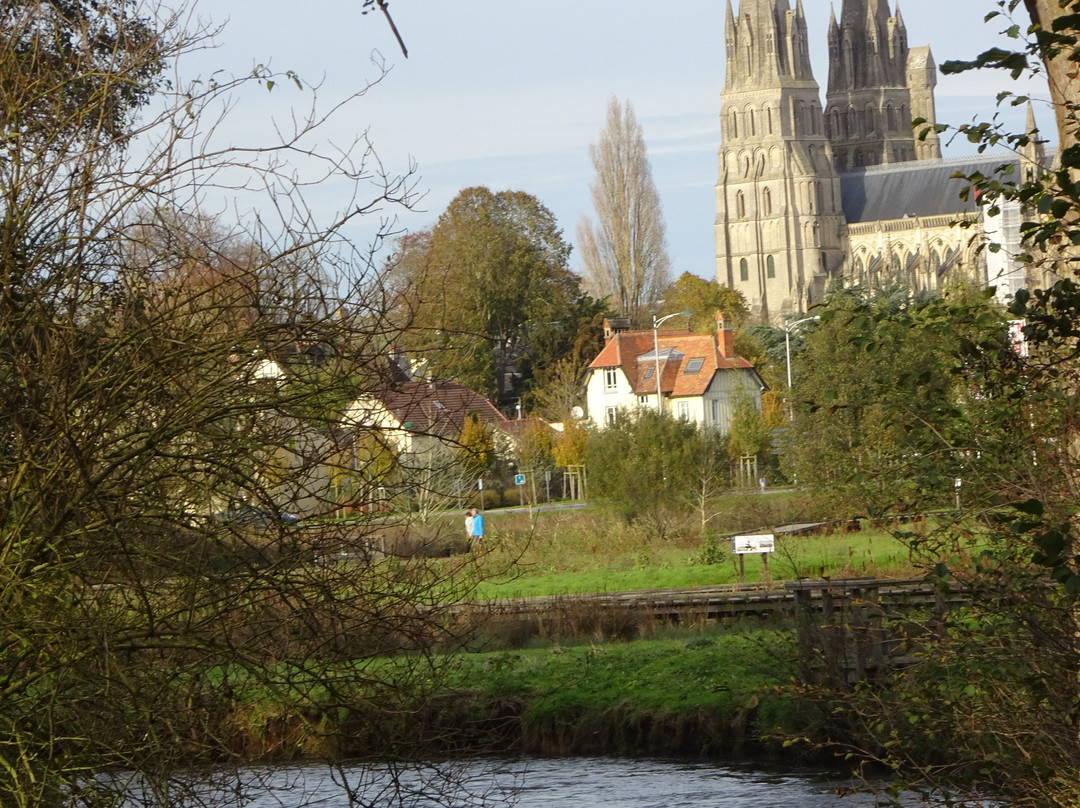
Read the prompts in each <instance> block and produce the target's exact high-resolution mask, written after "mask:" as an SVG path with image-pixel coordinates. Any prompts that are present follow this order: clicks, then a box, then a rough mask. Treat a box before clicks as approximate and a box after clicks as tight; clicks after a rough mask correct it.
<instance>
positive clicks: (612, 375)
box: [604, 368, 619, 393]
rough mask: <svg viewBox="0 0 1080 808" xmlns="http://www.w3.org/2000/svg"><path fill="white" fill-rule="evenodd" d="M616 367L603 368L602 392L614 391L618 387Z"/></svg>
mask: <svg viewBox="0 0 1080 808" xmlns="http://www.w3.org/2000/svg"><path fill="white" fill-rule="evenodd" d="M618 370H619V369H618V368H604V392H605V393H614V392H615V391H616V390H618V389H619V373H618Z"/></svg>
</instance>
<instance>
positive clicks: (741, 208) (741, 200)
mask: <svg viewBox="0 0 1080 808" xmlns="http://www.w3.org/2000/svg"><path fill="white" fill-rule="evenodd" d="M735 215H736V216H738V217H739V218H740V219H745V218H746V197H745V196H744V195H743V192H742V191H737V192H736V193H735Z"/></svg>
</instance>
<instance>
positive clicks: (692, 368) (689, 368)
mask: <svg viewBox="0 0 1080 808" xmlns="http://www.w3.org/2000/svg"><path fill="white" fill-rule="evenodd" d="M704 364H705V357H703V356H695V357H694V358H693V359H691V360H690V361H689V362H687V363H686V369H685V370H684V371H683V373H684V374H691V373H701V368H702V366H703V365H704Z"/></svg>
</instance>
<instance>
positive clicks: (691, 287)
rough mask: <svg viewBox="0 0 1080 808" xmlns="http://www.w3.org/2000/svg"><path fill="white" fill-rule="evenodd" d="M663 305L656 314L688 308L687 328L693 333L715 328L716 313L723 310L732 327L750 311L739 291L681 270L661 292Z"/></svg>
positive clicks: (725, 318) (739, 324)
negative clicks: (688, 320)
mask: <svg viewBox="0 0 1080 808" xmlns="http://www.w3.org/2000/svg"><path fill="white" fill-rule="evenodd" d="M661 294H662V296H663V301H664V305H663V306H662V307H661V309H660V311H659V312H658V314H659V315H666V314H675V313H677V312H680V311H688V312H690V330H691V331H692V332H693V333H695V334H710V333H712V332H713V331H715V330H716V313H717V312H722V313H723V315H724V320H725V322H726V323H727V324H728V325H729V327H731V328H739V327H741V326H742V325H743V324H744V323H745V320H746V318H747V316H748V315H749V314H750V312H749V310H748V309H747V308H746V299H745V298H744V297H743V295H742V292H739V291H736V290H735V289H732V288H731V287H729V286H721V285H720V284H719V283H717V282H716V279H715V278H713V279H710V280H706V279H705V278H702V277H700V276H698V275H694V274H693V273H691V272H684V273H683V274H682V275H680V276H679V277H678V278H676V279H675V280H674V281H672V282H671V283H669V284H668V285H667V287H666V288H665V289H664V290H663V292H662V293H661Z"/></svg>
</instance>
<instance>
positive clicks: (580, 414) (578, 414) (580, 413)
mask: <svg viewBox="0 0 1080 808" xmlns="http://www.w3.org/2000/svg"><path fill="white" fill-rule="evenodd" d="M570 415H571V416H573V418H574V420H575V421H580V420H581V419H582V418H584V417H585V410H583V409H581V407H574V408H573V409H572V410H570Z"/></svg>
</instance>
